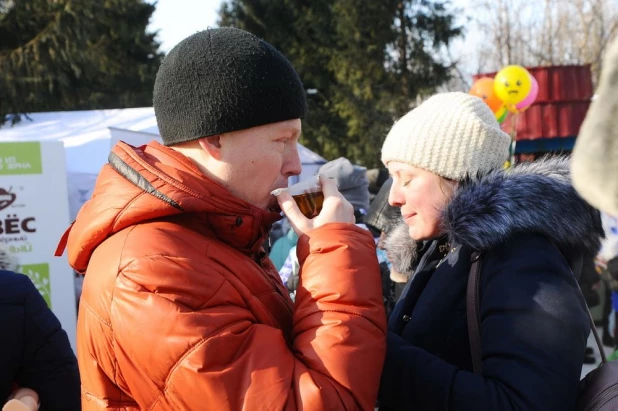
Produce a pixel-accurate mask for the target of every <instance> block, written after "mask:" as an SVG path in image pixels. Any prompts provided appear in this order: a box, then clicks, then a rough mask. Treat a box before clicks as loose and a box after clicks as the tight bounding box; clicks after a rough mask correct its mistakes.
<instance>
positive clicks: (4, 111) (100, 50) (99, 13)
mask: <svg viewBox="0 0 618 411" xmlns="http://www.w3.org/2000/svg"><path fill="white" fill-rule="evenodd" d="M153 11H154V6H152V5H150V4H148V3H145V2H144V1H143V0H105V1H101V2H93V1H89V0H54V1H50V0H0V71H1V72H2V77H0V123H2V122H4V121H5V120H7V119H8V117H9V116H11V117H10V120H11V121H13V122H15V121H18V120H19V118H20V117H19V114H21V113H28V112H35V111H56V110H76V109H95V108H96V109H102V108H122V107H136V106H150V105H151V104H152V97H151V96H152V88H153V85H154V77H155V74H156V70H157V67H158V65H159V63H160V60H161V54H160V53H159V51H158V44H157V43H156V42H155V40H154V34H149V33H146V26H147V25H148V20H149V18H150V16H151V15H152V13H153Z"/></svg>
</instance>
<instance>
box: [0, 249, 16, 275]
mask: <svg viewBox="0 0 618 411" xmlns="http://www.w3.org/2000/svg"><path fill="white" fill-rule="evenodd" d="M17 267H18V264H17V258H16V257H15V256H14V255H13V253H11V252H10V251H9V250H8V249H7V248H6V246H4V245H3V244H1V243H0V270H6V271H17Z"/></svg>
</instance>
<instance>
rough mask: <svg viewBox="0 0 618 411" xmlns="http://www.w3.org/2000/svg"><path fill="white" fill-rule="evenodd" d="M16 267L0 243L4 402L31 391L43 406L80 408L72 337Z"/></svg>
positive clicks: (0, 399)
mask: <svg viewBox="0 0 618 411" xmlns="http://www.w3.org/2000/svg"><path fill="white" fill-rule="evenodd" d="M17 270H18V262H17V259H16V258H15V256H14V255H12V254H11V253H10V252H9V251H8V250H7V249H6V248H5V247H4V246H3V245H2V244H1V243H0V329H1V330H2V339H1V340H0V405H2V404H4V402H5V401H10V400H12V399H13V401H12V402H11V403H10V404H7V409H14V407H16V406H18V404H15V403H16V402H17V401H18V400H19V399H23V400H24V401H23V403H25V404H24V405H27V404H28V402H27V401H28V400H30V398H27V397H28V396H30V397H32V398H35V399H36V400H37V401H40V409H41V410H52V411H74V410H75V411H77V410H79V409H80V386H79V385H80V384H79V372H78V369H77V359H76V358H75V354H73V349H72V348H71V345H70V343H69V338H68V337H67V334H66V332H65V331H64V330H63V329H62V327H61V325H60V322H59V321H58V318H56V316H55V315H54V313H53V312H52V311H51V310H50V309H49V307H48V306H47V303H46V302H45V300H44V299H43V297H42V296H41V294H40V293H39V291H38V290H37V289H36V287H35V286H34V284H32V281H30V279H29V278H28V277H26V276H25V275H23V274H18V273H17ZM31 391H34V394H35V395H30V394H32V392H31ZM26 394H28V396H26ZM37 397H38V398H37ZM20 402H22V401H20Z"/></svg>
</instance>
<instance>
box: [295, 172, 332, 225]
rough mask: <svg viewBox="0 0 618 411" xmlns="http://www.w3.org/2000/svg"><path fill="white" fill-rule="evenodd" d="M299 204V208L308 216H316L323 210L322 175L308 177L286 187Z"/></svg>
mask: <svg viewBox="0 0 618 411" xmlns="http://www.w3.org/2000/svg"><path fill="white" fill-rule="evenodd" d="M286 191H287V192H289V193H290V194H291V195H292V198H293V199H294V201H295V202H296V204H297V205H298V208H299V209H300V211H301V212H302V213H303V215H304V216H305V217H307V218H314V217H316V216H317V215H318V214H320V211H321V210H322V205H323V204H324V193H323V192H322V185H321V184H320V177H319V176H317V175H316V176H315V178H311V179H307V180H304V181H301V182H299V183H296V184H294V185H293V186H290V187H288V188H286Z"/></svg>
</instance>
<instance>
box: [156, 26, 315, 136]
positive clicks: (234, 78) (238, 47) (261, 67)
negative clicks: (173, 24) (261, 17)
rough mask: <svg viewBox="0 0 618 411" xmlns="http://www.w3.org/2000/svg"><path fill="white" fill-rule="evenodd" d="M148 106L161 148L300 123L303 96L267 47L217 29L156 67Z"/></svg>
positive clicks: (250, 37) (254, 39) (289, 71)
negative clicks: (285, 122)
mask: <svg viewBox="0 0 618 411" xmlns="http://www.w3.org/2000/svg"><path fill="white" fill-rule="evenodd" d="M153 103H154V110H155V115H156V117H157V124H158V126H159V132H160V133H161V138H162V139H163V142H164V144H165V145H168V146H169V145H173V144H176V143H181V142H185V141H191V140H196V139H198V138H201V137H208V136H213V135H217V134H221V133H227V132H231V131H236V130H243V129H247V128H251V127H256V126H260V125H264V124H270V123H277V122H280V121H285V120H291V119H297V118H304V116H305V114H306V112H307V99H306V95H305V90H304V87H303V84H302V82H301V81H300V78H299V77H298V74H297V73H296V71H295V70H294V68H293V67H292V65H291V64H290V62H289V61H288V60H287V59H286V58H285V57H283V55H282V54H281V53H279V52H278V51H277V50H276V49H275V48H274V47H273V46H271V45H270V44H268V43H267V42H265V41H264V40H261V39H259V38H257V37H256V36H254V35H253V34H251V33H248V32H246V31H244V30H239V29H234V28H229V27H222V28H217V29H208V30H205V31H202V32H199V33H196V34H193V35H192V36H189V37H187V38H186V39H184V40H183V41H181V42H180V43H179V44H178V45H176V47H174V48H173V49H172V50H171V51H170V52H169V54H168V55H167V56H166V57H165V59H164V60H163V62H162V63H161V67H159V71H158V73H157V78H156V81H155V86H154V95H153Z"/></svg>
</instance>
